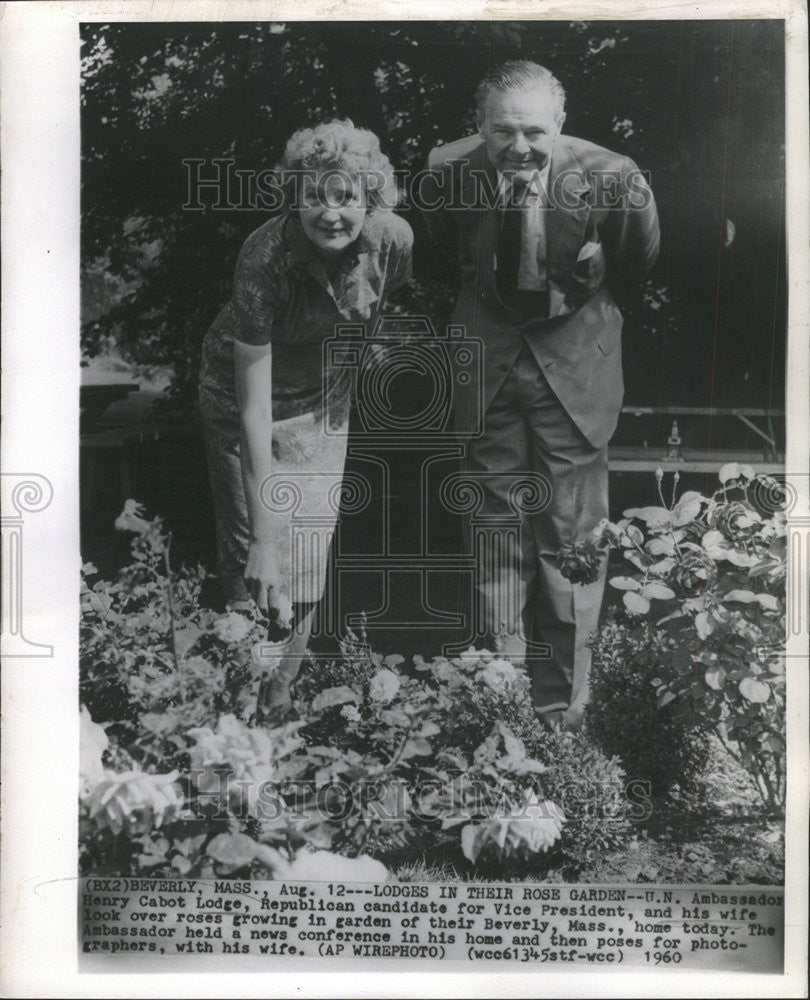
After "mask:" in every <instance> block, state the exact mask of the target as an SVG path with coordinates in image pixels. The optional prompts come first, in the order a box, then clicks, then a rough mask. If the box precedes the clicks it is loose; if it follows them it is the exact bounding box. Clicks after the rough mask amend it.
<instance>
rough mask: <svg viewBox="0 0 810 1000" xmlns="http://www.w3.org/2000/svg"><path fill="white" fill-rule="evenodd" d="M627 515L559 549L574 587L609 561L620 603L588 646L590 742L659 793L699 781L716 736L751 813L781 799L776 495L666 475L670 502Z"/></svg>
mask: <svg viewBox="0 0 810 1000" xmlns="http://www.w3.org/2000/svg"><path fill="white" fill-rule="evenodd" d="M656 478H657V479H658V484H659V495H660V498H661V505H660V506H649V507H641V508H631V509H629V510H626V511H625V512H624V517H623V518H622V520H620V521H618V522H616V523H611V522H607V521H606V522H603V523H602V524H600V525H599V526H598V527H597V529H596V530H595V531H594V532H593V533H592V535H591V536H590V537H589V538H587V539H584V540H581V541H579V542H577V543H575V544H574V545H571V546H568V547H567V548H566V549H564V550H563V551H561V553H560V557H559V561H560V566H561V568H562V570H563V573H564V574H565V575H566V576H568V578H569V579H572V580H575V581H579V582H586V581H588V580H590V579H593V578H594V575H595V574H596V573H597V572H598V567H599V565H600V563H601V562H602V560H603V559H604V558H605V556H606V553H608V552H611V551H616V552H620V553H621V555H622V556H623V559H624V566H626V567H628V569H627V570H626V571H625V572H622V573H614V572H609V575H608V583H609V588H610V590H611V591H612V592H613V593H614V594H615V595H621V600H620V603H619V605H618V610H617V611H614V613H613V614H612V615H610V616H609V618H608V620H607V621H606V622H605V623H604V624H603V625H602V626H601V628H600V630H599V632H598V634H597V635H596V636H595V638H594V641H593V653H594V664H593V694H592V701H591V705H590V706H589V709H588V711H587V720H588V722H587V725H588V731H589V732H590V733H591V734H592V735H593V736H594V738H595V739H596V740H597V742H598V743H599V745H600V746H601V747H602V748H603V749H604V750H605V752H607V753H617V754H618V755H619V756H620V757H621V758H622V760H623V762H624V764H625V766H626V767H627V769H628V772H629V773H630V774H631V775H632V776H638V777H643V778H646V779H648V780H651V781H652V782H653V784H654V786H655V788H656V790H657V791H663V790H666V789H667V788H668V787H670V786H671V785H672V784H674V783H676V782H678V783H681V784H682V785H683V784H688V783H689V782H690V781H691V777H692V776H693V775H694V774H696V773H697V772H699V770H700V763H701V758H702V753H703V746H704V737H705V734H706V733H707V732H709V731H711V732H714V733H716V734H717V736H718V737H719V738H720V739H721V740H722V741H723V743H724V745H725V747H726V749H727V750H728V752H729V753H730V754H731V755H732V757H733V758H734V759H735V760H737V761H738V762H739V763H741V764H742V765H743V766H744V767H745V768H746V769H747V770H748V771H749V772H750V773H751V775H752V776H753V778H754V779H755V781H756V785H757V788H758V789H759V792H760V794H761V796H762V799H763V801H764V802H765V803H766V804H767V806H768V807H769V808H771V809H773V810H780V809H782V808H783V806H784V801H785V769H784V761H785V737H784V710H785V581H786V561H787V537H786V536H787V523H786V516H785V513H784V506H785V496H786V494H785V490H784V487H783V486H781V485H780V484H779V483H777V481H776V480H774V479H772V478H770V477H767V476H761V475H760V476H758V475H756V474H755V472H754V470H753V469H752V468H751V467H750V466H748V465H738V464H737V463H729V464H728V465H724V466H723V467H722V468H721V469H720V472H719V479H720V486H719V488H718V489H717V490H716V491H715V492H714V493H713V494H712V495H711V496H708V497H707V496H703V495H702V494H700V493H697V492H693V491H690V492H686V493H684V494H683V495H682V496H681V497H680V498H678V499H677V500H676V499H675V495H674V493H675V489H676V488H677V481H678V478H677V474H676V478H675V486H674V488H673V497H672V500H671V502H670V503H669V504H668V503H667V502H666V501H665V499H664V496H663V492H662V480H663V474H662V473H661V472H660V471H659V472H658V473H657V474H656Z"/></svg>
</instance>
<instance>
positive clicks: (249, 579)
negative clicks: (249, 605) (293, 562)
mask: <svg viewBox="0 0 810 1000" xmlns="http://www.w3.org/2000/svg"><path fill="white" fill-rule="evenodd" d="M245 582H246V583H247V587H248V592H249V593H250V596H251V597H252V598H253V600H254V601H255V602H256V604H257V605H258V606H259V610H260V611H263V612H264V614H266V615H268V616H269V614H270V611H271V609H274V610H275V611H276V612H277V613H278V618H279V621H281V620H282V619H285V618H287V617H288V616H289V612H288V610H287V609H288V608H289V601H288V600H287V599H286V598H285V597H284V595H283V594H282V593H281V587H282V584H283V582H284V581H283V580H282V576H281V569H280V567H279V564H278V559H277V557H276V552H275V550H274V548H273V545H272V544H268V543H267V542H258V541H253V542H251V543H250V548H249V549H248V556H247V563H246V565H245Z"/></svg>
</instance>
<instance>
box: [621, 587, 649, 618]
mask: <svg viewBox="0 0 810 1000" xmlns="http://www.w3.org/2000/svg"><path fill="white" fill-rule="evenodd" d="M622 601H623V602H624V606H625V607H626V608H627V610H628V611H629V612H630V614H632V615H646V614H647V612H648V611H649V610H650V602H649V601H648V600H647V598H646V597H642V596H641V594H634V593H633V592H632V591H628V592H627V593H626V594H625V595H624V597H623V598H622Z"/></svg>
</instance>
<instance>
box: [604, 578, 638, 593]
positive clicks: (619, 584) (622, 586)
mask: <svg viewBox="0 0 810 1000" xmlns="http://www.w3.org/2000/svg"><path fill="white" fill-rule="evenodd" d="M609 583H610V585H611V587H615V588H616V590H641V584H640V583H639V582H638V580H634V579H633V578H632V576H614V577H611V579H610V580H609Z"/></svg>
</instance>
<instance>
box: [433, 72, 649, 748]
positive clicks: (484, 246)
mask: <svg viewBox="0 0 810 1000" xmlns="http://www.w3.org/2000/svg"><path fill="white" fill-rule="evenodd" d="M476 96H477V121H478V126H479V134H478V135H477V136H471V137H468V138H466V139H462V140H459V141H458V142H454V143H450V144H448V145H445V146H440V147H437V148H436V149H434V150H433V151H432V152H431V154H430V157H429V159H428V171H429V173H428V183H427V184H425V185H423V188H422V191H421V194H422V205H423V210H424V218H425V223H426V226H427V229H428V232H429V234H430V236H431V238H432V239H433V241H434V242H436V243H437V244H438V245H439V246H440V247H442V248H444V249H445V251H446V252H447V253H449V254H457V255H458V260H459V263H460V268H461V289H460V293H459V297H458V301H457V303H456V307H455V311H454V314H453V319H452V322H453V323H454V324H459V325H463V326H464V327H465V328H466V333H467V336H469V337H473V338H478V339H479V340H480V341H481V342H482V345H483V363H482V369H481V383H482V384H479V385H475V384H473V383H472V382H470V384H468V386H467V388H466V389H464V388H463V387H460V386H459V383H458V381H457V382H456V383H455V384H456V388H457V390H458V391H456V392H455V395H454V400H453V406H454V415H455V420H456V427H457V430H459V431H460V432H461V433H462V434H465V435H467V436H468V437H469V441H468V452H467V462H468V468H469V470H470V472H471V474H472V475H473V476H475V478H476V479H477V481H478V482H479V483H480V486H481V488H482V489H483V491H484V497H485V501H484V512H483V513H484V514H485V515H491V516H492V517H493V518H497V517H498V516H504V515H508V514H509V513H510V511H511V510H512V509H513V504H514V491H512V492H511V494H510V488H511V487H513V485H514V484H515V483H516V481H517V479H518V478H519V477H520V476H521V475H524V476H525V475H526V474H527V473H528V474H529V475H530V476H533V477H534V478H535V479H536V480H537V477H538V476H542V477H543V480H542V481H544V482H545V483H546V485H547V487H548V497H547V503H546V504H545V507H544V509H542V510H536V511H535V512H533V513H526V514H524V516H523V521H522V528H521V531H520V533H519V537H520V541H519V543H518V544H517V545H514V544H512V543H510V541H509V539H508V537H507V535H504V544H503V545H501V546H500V550H499V547H498V546H495V547H494V549H493V550H492V551H491V552H489V553H488V554H485V555H484V556H483V558H481V560H480V565H479V566H478V579H477V582H476V589H477V592H478V597H479V600H480V602H481V606H482V607H483V609H484V613H485V617H486V622H485V626H486V630H487V631H488V632H489V636H490V638H491V639H493V640H494V641H495V642H496V646H497V647H498V648H499V651H500V653H501V655H504V656H507V657H509V658H511V659H512V660H514V661H521V662H525V663H526V665H527V667H528V669H529V674H530V677H531V682H532V696H533V699H534V703H535V707H536V710H537V712H538V714H539V715H540V716H541V717H542V718H545V719H547V720H549V721H552V722H557V721H562V723H563V725H565V726H568V727H570V728H576V726H577V725H578V724H579V721H580V719H581V713H582V708H583V707H584V704H585V702H586V700H587V690H588V683H587V678H588V670H589V666H590V651H589V649H588V646H587V642H588V639H589V636H590V635H591V634H592V633H593V632H594V631H595V629H596V627H597V624H598V618H599V611H600V606H601V602H602V596H603V592H604V581H605V567H603V569H602V572H601V575H600V577H599V579H598V580H597V581H596V582H594V583H590V584H586V585H584V586H583V585H579V584H577V585H572V584H571V583H569V582H568V581H567V580H566V579H565V578H564V577H563V576H562V575H561V573H560V571H559V568H558V566H557V562H556V555H557V552H558V550H559V548H560V546H561V545H563V544H565V543H567V542H571V541H574V540H576V539H577V538H580V537H581V536H583V535H585V534H587V533H588V532H589V531H590V530H591V529H593V528H594V527H595V526H596V524H598V522H599V521H600V520H601V519H602V518H604V517H607V514H608V504H607V499H608V473H607V442H608V440H609V439H610V437H611V435H612V433H613V431H614V429H615V427H616V423H617V420H618V416H619V412H620V409H621V404H622V395H623V391H624V383H623V379H622V363H621V348H620V340H621V329H622V315H621V312H620V310H619V308H618V306H617V304H616V297H619V296H620V294H621V292H622V291H623V290H625V289H626V288H627V286H629V285H632V284H633V283H637V282H638V281H640V280H641V279H642V278H643V276H644V275H645V273H646V272H647V270H648V269H649V268H650V267H651V265H652V264H653V262H654V261H655V258H656V256H657V254H658V246H659V229H658V218H657V213H656V208H655V202H654V199H653V197H652V193H651V191H650V189H649V187H648V185H647V182H646V180H645V179H644V177H643V176H642V174H641V172H640V171H639V170H638V168H637V167H636V165H635V164H634V163H633V162H632V160H630V159H628V158H627V157H625V156H621V155H619V154H617V153H613V152H611V151H610V150H607V149H603V148H601V147H599V146H596V145H594V144H593V143H590V142H586V141H584V140H582V139H576V138H573V137H571V136H566V135H562V126H563V122H564V121H565V111H564V104H565V94H564V91H563V88H562V86H561V85H560V83H559V81H557V80H556V79H555V78H554V76H553V75H552V74H551V73H550V72H549V71H548V70H547V69H545V68H543V67H541V66H538V65H537V64H535V63H532V62H523V61H521V62H508V63H505V64H503V65H501V66H499V67H497V68H496V69H494V70H493V71H492V72H491V73H489V74H488V75H487V77H486V78H485V79H484V80H483V81H482V83H481V85H480V86H479V88H478V92H477V95H476ZM476 400H478V401H479V403H478V404H477V403H476ZM477 405H480V406H482V412H483V420H482V421H481V422H480V426H478V427H476V426H475V425H476V422H477V420H479V418H480V414H479V413H478V412H477Z"/></svg>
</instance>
